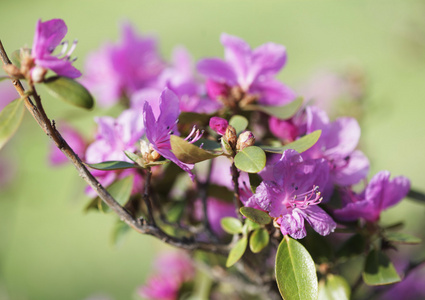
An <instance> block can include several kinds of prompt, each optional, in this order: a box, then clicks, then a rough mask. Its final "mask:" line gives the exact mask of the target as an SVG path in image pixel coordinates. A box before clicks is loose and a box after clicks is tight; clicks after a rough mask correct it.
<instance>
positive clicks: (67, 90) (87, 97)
mask: <svg viewBox="0 0 425 300" xmlns="http://www.w3.org/2000/svg"><path fill="white" fill-rule="evenodd" d="M44 86H45V87H46V88H47V91H48V92H49V93H50V94H51V95H52V96H53V97H55V98H58V99H61V100H62V101H65V102H68V103H70V104H72V105H75V106H78V107H82V108H87V109H91V108H92V107H93V105H94V100H93V97H92V95H91V94H90V93H89V91H88V90H87V89H86V88H85V87H84V86H82V85H81V84H80V83H78V82H77V81H75V80H73V79H71V78H68V77H60V76H54V77H50V78H48V79H46V80H45V81H44Z"/></svg>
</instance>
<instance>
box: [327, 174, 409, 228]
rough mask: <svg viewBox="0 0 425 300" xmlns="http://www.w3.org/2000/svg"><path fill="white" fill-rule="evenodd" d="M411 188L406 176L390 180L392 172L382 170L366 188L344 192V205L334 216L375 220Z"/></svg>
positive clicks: (344, 218) (352, 219) (343, 218)
mask: <svg viewBox="0 0 425 300" xmlns="http://www.w3.org/2000/svg"><path fill="white" fill-rule="evenodd" d="M409 190H410V181H409V179H407V178H406V177H404V176H398V177H395V178H393V179H392V180H390V172H388V171H381V172H379V173H378V174H376V175H375V176H373V178H372V180H371V181H370V182H369V184H368V186H367V187H366V189H365V190H364V191H363V192H362V193H360V194H355V193H354V192H353V191H351V190H344V191H343V192H342V200H343V202H344V207H343V208H341V209H337V210H335V211H334V216H335V217H336V218H337V219H339V220H342V221H355V220H357V219H359V218H362V219H365V220H366V221H370V222H375V221H377V220H379V216H380V215H381V212H382V211H383V210H385V209H387V208H388V207H391V206H393V205H395V204H397V203H398V202H400V201H401V200H402V199H403V198H404V197H405V196H406V195H407V193H408V192H409Z"/></svg>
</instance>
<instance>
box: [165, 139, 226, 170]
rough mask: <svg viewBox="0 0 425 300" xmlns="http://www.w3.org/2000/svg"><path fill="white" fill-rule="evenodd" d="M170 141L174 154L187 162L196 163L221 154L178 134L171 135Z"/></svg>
mask: <svg viewBox="0 0 425 300" xmlns="http://www.w3.org/2000/svg"><path fill="white" fill-rule="evenodd" d="M170 142H171V149H172V151H173V153H174V155H175V156H176V157H177V158H178V159H179V160H180V161H182V162H184V163H186V164H195V163H198V162H201V161H204V160H207V159H211V158H214V157H217V156H219V155H221V154H214V153H211V152H208V151H205V150H204V149H201V148H199V147H197V146H195V145H193V144H191V143H189V142H188V141H185V140H184V139H182V138H181V137H178V136H176V135H171V136H170Z"/></svg>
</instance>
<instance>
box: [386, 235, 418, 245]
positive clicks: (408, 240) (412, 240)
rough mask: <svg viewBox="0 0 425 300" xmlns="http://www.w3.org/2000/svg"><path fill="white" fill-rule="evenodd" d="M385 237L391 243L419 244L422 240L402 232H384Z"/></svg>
mask: <svg viewBox="0 0 425 300" xmlns="http://www.w3.org/2000/svg"><path fill="white" fill-rule="evenodd" d="M385 238H386V239H387V240H388V241H390V242H393V243H398V244H412V245H413V244H420V243H421V242H422V240H421V239H420V238H417V237H415V236H413V235H410V234H407V233H402V232H386V233H385Z"/></svg>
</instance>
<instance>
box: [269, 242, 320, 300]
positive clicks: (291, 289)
mask: <svg viewBox="0 0 425 300" xmlns="http://www.w3.org/2000/svg"><path fill="white" fill-rule="evenodd" d="M276 282H277V286H278V287H279V291H280V294H281V295H282V297H283V298H284V299H285V300H313V299H314V300H315V299H317V296H318V283H317V276H316V268H315V266H314V261H313V259H312V258H311V256H310V254H309V253H308V251H307V250H306V249H305V248H304V247H303V245H301V244H300V243H299V242H297V241H296V240H294V239H292V238H289V237H288V236H285V238H284V239H283V240H282V242H281V243H280V245H279V248H278V250H277V254H276Z"/></svg>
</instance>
